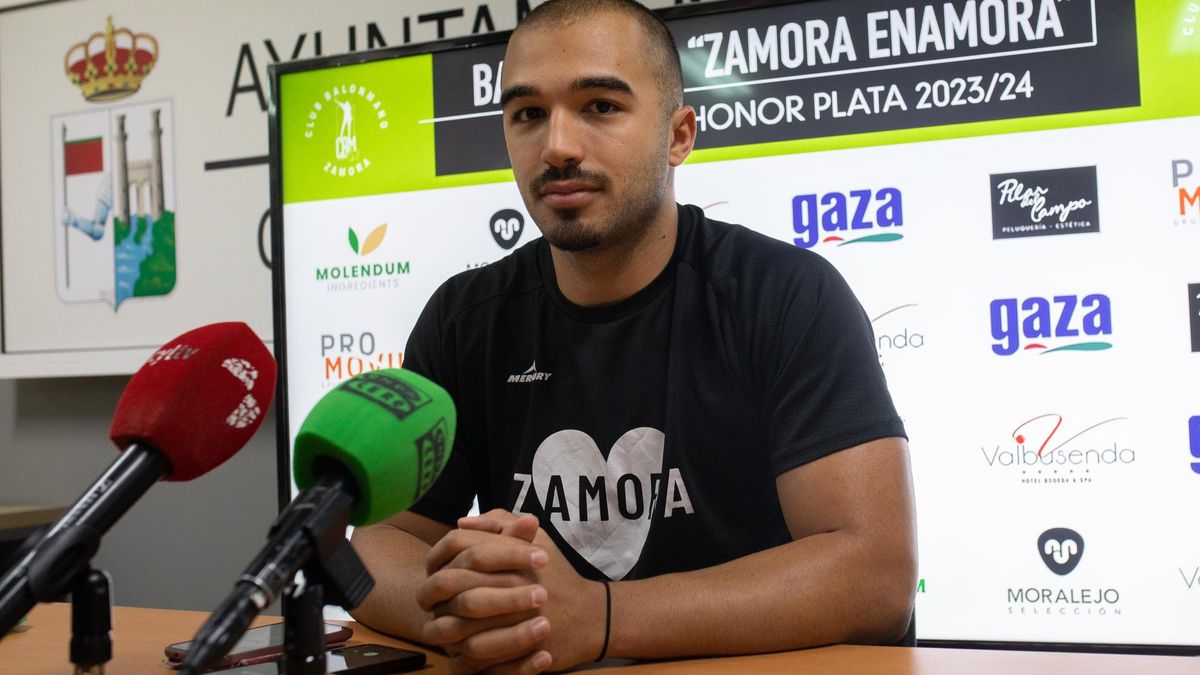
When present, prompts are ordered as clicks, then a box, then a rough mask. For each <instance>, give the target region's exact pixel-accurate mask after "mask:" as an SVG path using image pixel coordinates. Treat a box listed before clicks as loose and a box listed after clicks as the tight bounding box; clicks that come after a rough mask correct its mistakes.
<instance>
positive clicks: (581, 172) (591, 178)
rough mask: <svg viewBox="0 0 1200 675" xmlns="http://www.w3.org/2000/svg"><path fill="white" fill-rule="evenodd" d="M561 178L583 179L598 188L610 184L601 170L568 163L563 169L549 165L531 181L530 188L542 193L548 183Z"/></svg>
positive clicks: (534, 191) (532, 191)
mask: <svg viewBox="0 0 1200 675" xmlns="http://www.w3.org/2000/svg"><path fill="white" fill-rule="evenodd" d="M560 180H578V181H583V182H585V183H588V184H589V185H591V186H593V187H595V188H598V189H602V188H605V187H607V186H608V176H606V175H604V174H602V173H600V172H599V171H588V170H587V169H581V168H580V167H579V165H577V164H568V165H567V166H566V167H564V168H561V169H560V168H558V167H557V166H551V167H548V168H547V169H546V170H545V171H543V172H542V175H540V176H538V177H537V178H534V179H533V180H532V181H530V183H529V190H530V192H531V193H532V194H541V193H542V189H543V188H545V187H546V184H547V183H553V182H555V181H560Z"/></svg>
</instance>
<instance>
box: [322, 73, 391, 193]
mask: <svg viewBox="0 0 1200 675" xmlns="http://www.w3.org/2000/svg"><path fill="white" fill-rule="evenodd" d="M304 126H305V128H304V138H306V139H307V140H308V142H310V143H318V144H320V145H322V146H324V147H323V149H322V150H323V151H322V152H321V153H320V155H319V156H320V157H321V158H323V160H324V164H323V165H322V167H321V170H322V171H324V172H325V173H327V174H329V175H330V176H334V177H337V178H354V177H355V176H359V175H361V174H362V173H363V172H365V171H368V170H369V169H370V168H371V157H372V154H371V153H372V152H373V151H374V150H375V149H376V148H377V147H378V145H379V144H378V143H377V142H376V141H378V139H379V138H380V137H381V136H382V135H383V134H385V133H387V129H388V117H387V108H386V107H385V106H384V102H383V100H382V99H381V98H380V97H379V96H378V95H377V94H376V93H375V92H374V91H373V90H371V89H369V88H367V87H364V86H361V85H359V84H357V83H354V82H350V83H344V84H339V85H336V86H333V87H330V88H329V89H326V90H325V91H324V92H323V93H322V95H321V97H320V98H318V99H317V100H315V101H313V104H312V106H311V107H310V108H309V110H308V119H307V121H306V122H305V125H304Z"/></svg>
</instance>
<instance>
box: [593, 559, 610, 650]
mask: <svg viewBox="0 0 1200 675" xmlns="http://www.w3.org/2000/svg"><path fill="white" fill-rule="evenodd" d="M600 583H602V584H604V646H603V647H601V648H600V656H597V657H596V661H597V662H600V661H603V660H604V657H605V656H607V655H608V636H609V634H610V633H611V632H612V590H610V589H609V587H608V579H601V580H600Z"/></svg>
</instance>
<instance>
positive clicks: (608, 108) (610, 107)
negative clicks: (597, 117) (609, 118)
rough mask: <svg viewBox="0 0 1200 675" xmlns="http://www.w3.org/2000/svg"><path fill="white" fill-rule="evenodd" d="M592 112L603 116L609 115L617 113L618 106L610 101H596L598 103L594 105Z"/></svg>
mask: <svg viewBox="0 0 1200 675" xmlns="http://www.w3.org/2000/svg"><path fill="white" fill-rule="evenodd" d="M592 110H595V111H596V112H598V113H600V114H601V115H607V114H609V113H614V112H616V111H617V106H616V104H614V103H611V102H609V101H596V102H594V103H592Z"/></svg>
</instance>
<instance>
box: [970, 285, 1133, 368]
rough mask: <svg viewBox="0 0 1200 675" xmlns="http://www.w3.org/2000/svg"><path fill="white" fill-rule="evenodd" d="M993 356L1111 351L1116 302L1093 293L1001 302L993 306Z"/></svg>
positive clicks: (1013, 299)
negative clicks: (1113, 306)
mask: <svg viewBox="0 0 1200 675" xmlns="http://www.w3.org/2000/svg"><path fill="white" fill-rule="evenodd" d="M990 314H991V324H992V337H993V338H994V339H995V340H996V341H995V342H993V343H992V352H994V353H995V354H997V355H999V356H1011V355H1012V354H1016V353H1017V352H1019V351H1023V352H1036V353H1040V354H1051V353H1055V352H1068V351H1070V352H1094V351H1103V350H1105V349H1111V348H1112V343H1111V342H1108V341H1107V340H1103V339H1091V340H1089V339H1087V338H1101V337H1104V336H1111V335H1112V332H1113V322H1112V301H1111V300H1109V298H1108V296H1107V295H1103V294H1100V293H1093V294H1091V295H1085V296H1083V298H1082V299H1081V298H1080V297H1079V296H1077V295H1056V296H1054V297H1052V298H1049V299H1047V298H1040V297H1031V298H1025V299H1023V300H1022V299H1018V298H1001V299H999V300H992V302H991V312H990Z"/></svg>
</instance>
